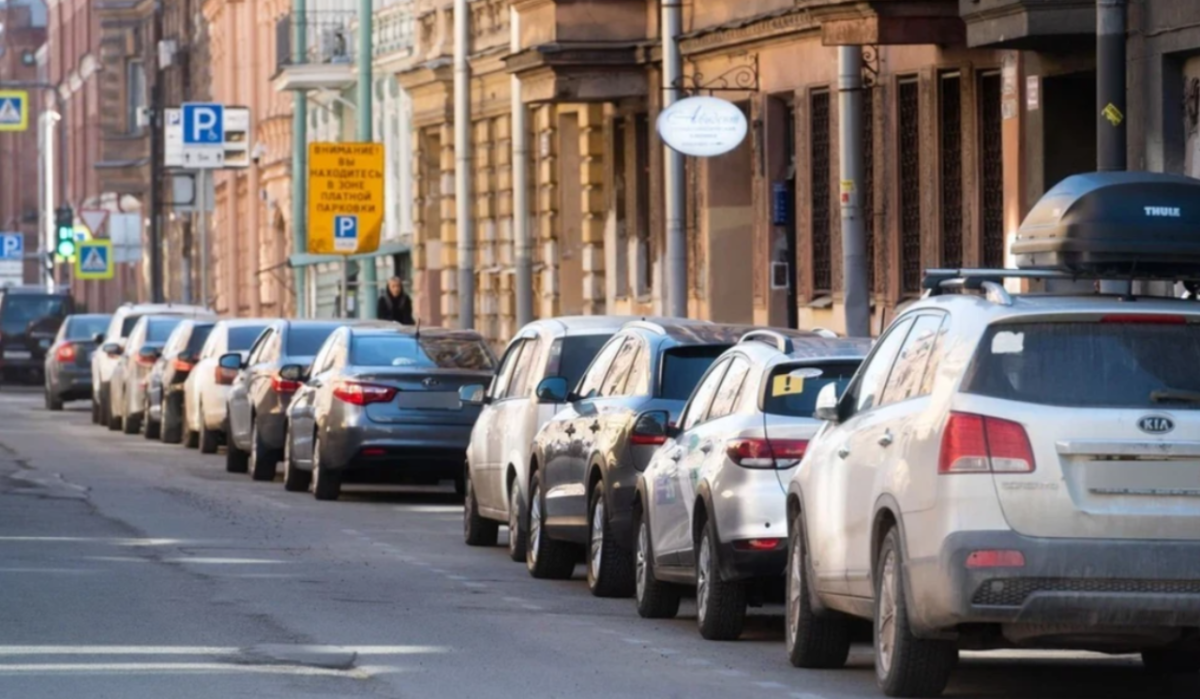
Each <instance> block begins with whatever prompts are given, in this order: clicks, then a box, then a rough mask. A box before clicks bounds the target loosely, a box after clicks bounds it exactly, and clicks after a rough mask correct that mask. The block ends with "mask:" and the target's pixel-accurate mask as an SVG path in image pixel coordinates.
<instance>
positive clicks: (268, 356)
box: [259, 330, 283, 362]
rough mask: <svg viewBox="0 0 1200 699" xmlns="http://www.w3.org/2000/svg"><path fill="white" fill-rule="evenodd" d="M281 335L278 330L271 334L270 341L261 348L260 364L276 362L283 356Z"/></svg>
mask: <svg viewBox="0 0 1200 699" xmlns="http://www.w3.org/2000/svg"><path fill="white" fill-rule="evenodd" d="M282 350H283V333H282V332H279V331H278V330H276V331H274V332H272V333H271V341H270V342H268V343H267V345H266V347H264V348H263V355H262V358H261V359H260V360H259V361H261V362H277V361H279V358H280V356H282V354H283V351H282Z"/></svg>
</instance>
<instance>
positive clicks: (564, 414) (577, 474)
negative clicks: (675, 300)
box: [526, 320, 751, 597]
mask: <svg viewBox="0 0 1200 699" xmlns="http://www.w3.org/2000/svg"><path fill="white" fill-rule="evenodd" d="M749 330H751V328H747V327H745V326H732V325H716V324H713V323H706V322H702V321H687V320H660V321H635V322H632V323H629V324H627V325H626V326H625V327H624V328H622V330H621V332H619V333H617V334H616V335H614V336H613V338H612V339H611V340H609V342H608V344H606V345H605V346H604V348H603V349H601V350H600V353H599V354H597V355H596V358H595V359H594V360H592V364H591V366H590V367H589V368H588V370H587V373H585V374H584V376H583V379H582V380H581V381H580V383H579V386H578V387H576V388H575V390H574V391H571V392H569V393H568V386H567V383H566V381H564V380H563V379H561V378H549V379H545V380H544V381H542V383H541V384H540V385H539V386H538V388H537V396H538V399H539V400H541V401H545V402H550V403H567V404H568V405H567V407H566V408H564V409H563V410H562V411H561V412H559V413H558V414H557V415H556V416H554V418H553V419H552V420H550V422H548V423H546V425H545V426H544V427H542V429H541V431H540V432H538V435H537V437H535V438H534V444H533V449H532V452H531V454H532V462H533V463H532V464H531V465H530V486H529V490H528V492H529V527H528V529H527V531H528V533H529V534H528V536H529V539H528V543H527V545H526V564H527V565H528V567H529V572H530V573H531V574H532V575H533V576H534V577H538V578H557V579H562V578H569V577H570V576H571V575H572V573H573V572H574V570H575V564H576V563H577V562H578V561H579V559H580V557H581V555H582V554H583V552H584V550H585V548H586V550H587V556H586V559H587V578H588V586H589V587H590V588H591V590H592V594H594V595H597V596H603V597H615V596H629V595H631V594H633V591H634V560H633V529H632V517H633V510H634V503H635V497H634V492H635V486H636V485H637V479H638V475H639V474H640V473H641V472H642V471H644V470H645V468H646V465H647V464H648V463H649V461H650V457H651V456H652V455H653V454H654V451H655V450H656V449H657V448H658V446H659V445H658V443H657V442H654V441H642V440H639V439H638V438H637V436H636V435H635V434H634V425H635V424H636V423H637V420H638V416H639V415H641V414H642V413H643V412H645V411H666V412H668V413H669V414H670V415H671V417H672V419H674V418H676V417H678V415H679V412H680V411H681V410H682V408H683V405H684V403H685V402H686V401H687V399H688V397H689V396H690V395H691V393H692V389H693V388H695V386H696V384H697V383H698V382H699V381H700V378H701V377H702V376H704V374H705V372H706V371H708V368H709V366H710V365H712V363H713V362H714V361H716V359H717V357H719V356H721V354H722V353H723V352H724V351H725V350H727V349H729V348H730V347H732V346H733V345H734V344H736V343H737V342H738V340H739V339H740V338H741V337H742V336H743V335H745V334H746V332H748V331H749Z"/></svg>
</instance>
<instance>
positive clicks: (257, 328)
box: [228, 325, 266, 352]
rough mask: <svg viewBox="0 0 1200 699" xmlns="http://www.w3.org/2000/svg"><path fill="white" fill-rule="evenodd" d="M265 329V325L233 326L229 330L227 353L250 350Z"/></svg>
mask: <svg viewBox="0 0 1200 699" xmlns="http://www.w3.org/2000/svg"><path fill="white" fill-rule="evenodd" d="M265 329H266V326H265V325H235V326H233V327H231V328H229V330H228V332H229V341H228V342H229V351H230V352H241V351H242V350H247V349H250V347H251V346H252V345H253V344H254V341H255V340H257V339H258V336H259V335H262V332H263V330H265Z"/></svg>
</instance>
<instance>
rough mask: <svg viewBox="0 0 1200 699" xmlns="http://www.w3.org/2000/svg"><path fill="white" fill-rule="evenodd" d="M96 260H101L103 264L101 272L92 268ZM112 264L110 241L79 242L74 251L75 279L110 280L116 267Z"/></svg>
mask: <svg viewBox="0 0 1200 699" xmlns="http://www.w3.org/2000/svg"><path fill="white" fill-rule="evenodd" d="M101 251H102V252H101ZM94 255H100V256H101V257H99V258H96V257H93V256H94ZM97 259H100V260H103V262H104V264H105V266H104V269H103V270H101V269H99V268H94V267H92V265H93V264H94V262H95V261H96V260H97ZM114 262H115V261H114V259H113V246H112V241H111V240H88V241H84V242H81V243H79V245H78V247H77V248H76V250H75V278H76V279H112V278H113V272H114V270H115V267H116V265H115V264H114Z"/></svg>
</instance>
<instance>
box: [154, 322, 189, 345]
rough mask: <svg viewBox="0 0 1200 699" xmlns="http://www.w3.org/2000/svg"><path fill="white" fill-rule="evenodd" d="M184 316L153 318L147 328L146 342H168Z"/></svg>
mask: <svg viewBox="0 0 1200 699" xmlns="http://www.w3.org/2000/svg"><path fill="white" fill-rule="evenodd" d="M182 322H183V318H151V319H150V322H149V323H148V324H147V325H148V326H149V327H147V328H146V342H166V341H167V338H169V337H170V336H171V333H172V332H174V331H175V328H177V327H179V324H180V323H182Z"/></svg>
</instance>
